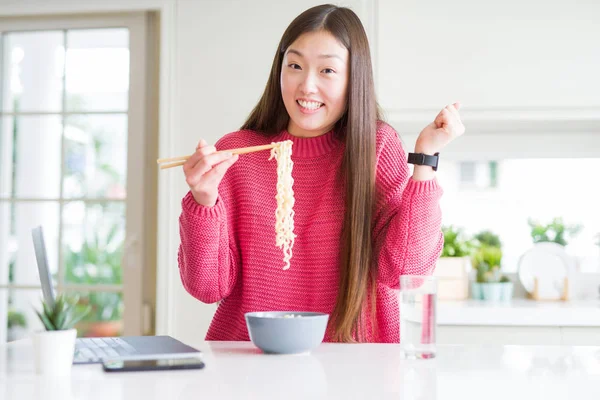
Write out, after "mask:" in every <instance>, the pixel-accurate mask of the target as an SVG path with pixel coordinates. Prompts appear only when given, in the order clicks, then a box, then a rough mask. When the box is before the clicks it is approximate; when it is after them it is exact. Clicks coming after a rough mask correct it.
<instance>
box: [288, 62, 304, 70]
mask: <svg viewBox="0 0 600 400" xmlns="http://www.w3.org/2000/svg"><path fill="white" fill-rule="evenodd" d="M289 67H290V68H292V69H302V68H300V66H299V65H298V64H295V63H291V64H290V65H289Z"/></svg>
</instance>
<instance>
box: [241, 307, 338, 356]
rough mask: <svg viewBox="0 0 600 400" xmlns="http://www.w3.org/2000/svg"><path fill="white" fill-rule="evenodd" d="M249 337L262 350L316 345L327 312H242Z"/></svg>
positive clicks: (305, 349) (291, 351)
mask: <svg viewBox="0 0 600 400" xmlns="http://www.w3.org/2000/svg"><path fill="white" fill-rule="evenodd" d="M245 317H246V326H247V327H248V335H249V336H250V340H251V341H252V343H254V345H255V346H256V347H258V348H259V349H261V350H262V351H263V352H265V353H273V354H297V353H307V352H310V351H311V350H313V349H315V348H316V347H317V346H318V345H319V344H321V342H322V341H323V338H324V337H325V329H326V328H327V321H328V320H329V314H324V313H317V312H300V311H272V312H271V311H264V312H262V311H261V312H250V313H246V314H245Z"/></svg>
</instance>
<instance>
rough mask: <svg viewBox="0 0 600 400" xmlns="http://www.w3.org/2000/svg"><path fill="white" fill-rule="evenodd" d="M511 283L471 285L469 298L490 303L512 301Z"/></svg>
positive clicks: (476, 283)
mask: <svg viewBox="0 0 600 400" xmlns="http://www.w3.org/2000/svg"><path fill="white" fill-rule="evenodd" d="M512 295H513V283H512V282H501V283H500V282H498V283H478V282H472V283H471V297H472V298H474V299H477V300H483V301H490V302H507V301H510V299H512Z"/></svg>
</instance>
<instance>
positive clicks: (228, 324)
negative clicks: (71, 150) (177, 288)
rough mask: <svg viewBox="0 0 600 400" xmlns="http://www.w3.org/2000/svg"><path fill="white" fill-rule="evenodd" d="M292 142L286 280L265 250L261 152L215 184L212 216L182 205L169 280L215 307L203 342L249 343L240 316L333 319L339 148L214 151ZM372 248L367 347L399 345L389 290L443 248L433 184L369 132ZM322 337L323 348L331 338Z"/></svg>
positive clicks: (271, 216)
mask: <svg viewBox="0 0 600 400" xmlns="http://www.w3.org/2000/svg"><path fill="white" fill-rule="evenodd" d="M288 139H289V140H292V141H293V143H294V144H293V146H292V160H293V162H294V168H293V172H292V176H293V178H294V186H293V190H294V197H295V199H296V203H295V206H294V210H295V217H294V224H295V229H294V233H295V234H296V235H297V236H296V240H295V243H294V247H293V257H292V259H291V266H290V268H289V269H288V270H285V271H284V270H283V269H282V268H283V266H284V261H283V251H282V250H281V249H279V248H278V247H276V245H275V209H276V207H277V203H276V200H275V193H276V182H277V173H276V161H275V160H271V161H268V158H269V152H268V151H262V152H256V153H251V154H247V155H242V156H240V158H239V160H238V161H237V162H236V163H235V164H234V165H233V166H232V167H231V168H230V169H229V171H228V172H227V173H226V174H225V177H224V178H223V181H222V182H221V185H220V187H219V198H218V200H217V203H216V204H215V206H213V207H204V206H201V205H199V204H198V203H196V202H195V200H194V198H193V196H192V195H191V193H188V194H187V195H186V196H185V197H184V199H183V201H182V208H183V209H182V213H181V216H180V221H179V223H180V235H181V245H180V248H179V255H178V261H179V272H180V275H181V280H182V282H183V286H184V287H185V289H186V290H187V291H188V292H189V293H190V294H191V295H192V296H194V297H195V298H197V299H198V300H200V301H202V302H205V303H215V302H220V303H219V306H218V308H217V311H216V313H215V315H214V318H213V320H212V323H211V325H210V327H209V329H208V333H207V335H206V340H249V337H248V331H247V328H246V323H245V320H244V313H246V312H250V311H318V312H325V313H330V314H331V312H332V311H333V308H334V305H335V301H336V296H337V293H338V277H339V262H340V254H339V253H340V235H341V230H342V226H343V219H344V197H345V196H344V191H343V184H342V181H341V179H340V170H341V162H342V155H343V150H344V144H343V143H342V142H341V141H339V140H338V139H336V137H335V135H334V134H333V133H332V132H330V133H326V134H324V135H322V136H319V137H315V138H298V137H294V136H291V135H290V134H289V133H287V132H285V131H284V132H282V133H280V134H279V135H277V136H276V137H272V138H267V137H264V136H261V135H259V134H257V133H256V132H252V131H239V132H233V133H230V134H227V135H225V136H224V137H223V138H222V139H220V140H219V141H218V142H217V145H216V147H217V148H218V149H230V148H237V147H244V146H256V145H261V144H268V143H270V142H275V141H281V140H288ZM376 148H377V176H376V194H377V200H376V212H375V214H374V231H373V238H374V241H375V251H376V254H377V256H376V260H375V261H376V262H377V263H378V264H379V278H378V281H377V302H376V322H377V330H376V332H377V333H376V334H375V333H373V332H371V331H369V332H368V333H367V340H368V341H371V342H398V341H399V312H398V299H397V295H396V294H395V292H394V289H397V287H398V282H399V276H400V275H401V274H430V273H431V272H432V271H433V268H434V266H435V263H436V260H437V258H438V256H439V255H440V252H441V250H442V246H443V235H442V234H441V212H440V208H439V199H440V196H441V195H442V189H441V187H440V186H438V183H437V181H436V180H435V179H434V180H431V181H421V182H419V181H415V180H413V179H412V178H410V177H409V173H410V171H409V169H408V165H407V162H406V154H405V153H404V151H403V149H402V146H401V142H400V140H399V138H398V135H397V134H396V132H395V131H394V130H393V128H391V127H390V126H389V125H387V124H384V123H379V124H378V131H377V147H376ZM331 334H332V332H331V331H330V330H328V331H327V333H326V334H325V341H330V340H331V337H332V335H331Z"/></svg>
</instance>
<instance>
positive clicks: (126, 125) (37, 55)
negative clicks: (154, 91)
mask: <svg viewBox="0 0 600 400" xmlns="http://www.w3.org/2000/svg"><path fill="white" fill-rule="evenodd" d="M143 21H145V20H144V18H143V16H140V15H137V16H129V17H128V16H116V17H115V18H110V17H104V18H103V19H100V18H91V17H89V18H86V17H81V18H71V19H64V20H59V19H56V20H49V19H40V20H39V21H32V20H18V19H13V20H6V21H3V23H2V26H3V29H4V30H3V31H0V43H1V45H0V49H2V51H1V52H0V323H1V324H2V325H1V326H0V342H2V341H5V340H6V339H8V340H11V339H17V338H19V337H20V336H23V335H24V334H25V333H26V332H27V331H32V330H35V329H41V327H42V326H41V323H40V322H39V320H38V318H37V316H36V315H35V313H34V310H33V308H32V305H34V306H38V307H39V306H40V300H41V290H40V288H39V286H40V284H39V277H38V272H37V266H36V262H35V256H34V253H33V246H32V239H31V229H32V228H34V227H35V226H38V225H42V227H43V228H44V234H45V239H46V246H47V250H48V258H49V264H50V267H51V272H52V274H53V279H54V284H55V286H56V289H57V291H58V292H71V293H76V294H78V295H79V296H80V301H81V302H82V303H87V304H90V305H91V306H92V312H91V313H90V314H89V315H88V316H87V317H86V318H85V319H84V321H82V323H80V325H78V333H79V334H80V335H81V336H104V335H117V334H122V333H124V332H125V330H124V329H125V325H127V323H128V319H127V318H126V317H124V315H125V314H124V313H125V311H126V310H129V309H130V310H129V312H130V313H131V315H141V314H142V313H141V301H142V299H141V298H139V297H136V296H130V298H131V299H130V300H129V302H124V294H125V293H126V292H128V291H129V292H133V293H139V292H141V290H140V288H139V287H140V286H141V284H142V283H141V282H142V279H141V276H142V275H141V271H142V269H140V268H139V265H138V266H136V268H131V269H130V270H131V271H133V273H134V275H135V274H137V276H132V277H131V278H133V279H130V280H129V284H128V285H125V282H124V280H125V279H124V278H125V275H126V274H127V272H128V271H127V269H126V268H124V265H123V260H126V259H128V258H133V259H142V257H139V254H132V253H135V252H136V251H140V250H139V249H142V250H143V246H136V247H135V248H127V247H126V244H127V243H133V242H138V244H139V242H140V241H142V242H143V235H142V232H143V225H142V224H141V223H140V221H141V220H142V218H140V217H139V213H140V212H143V211H140V210H138V209H136V207H131V205H132V204H135V203H138V204H139V200H140V199H141V198H143V197H144V193H143V192H142V190H143V185H138V184H135V185H132V184H131V180H132V177H134V178H137V179H134V181H135V180H138V179H141V180H143V179H144V176H143V174H142V173H140V172H136V171H140V170H143V169H144V166H143V164H140V160H142V159H143V157H141V158H140V157H131V156H130V154H131V149H135V151H136V152H140V151H141V152H143V151H144V150H143V149H144V147H143V146H139V145H140V143H141V144H143V141H142V140H141V139H140V137H143V136H144V134H145V133H144V132H143V130H144V129H143V126H140V125H139V124H136V122H135V121H139V120H140V118H139V115H137V114H136V113H138V114H139V113H140V110H144V108H143V106H142V107H140V104H144V103H143V101H144V100H143V98H144V96H143V93H140V91H141V90H140V86H139V85H136V84H134V83H133V82H132V78H131V77H132V75H131V71H132V69H135V70H136V71H139V70H143V69H144V66H145V64H144V62H145V59H144V54H145V53H144V52H145V50H144V41H143V40H141V41H140V40H137V41H134V40H133V38H134V37H137V38H138V39H139V38H140V36H141V35H142V34H143V29H141V28H140V26H143V24H140V22H143ZM4 27H7V28H4ZM134 44H135V46H134ZM136 56H137V57H136ZM135 63H137V64H135ZM140 64H141V66H140ZM142 77H143V74H142ZM134 106H135V107H134ZM132 120H134V121H132ZM140 149H142V150H140ZM136 173H137V174H138V175H135V174H136ZM140 208H143V207H140ZM142 244H143V243H142ZM125 256H127V257H125ZM131 271H130V272H129V273H130V274H131ZM3 310H8V311H7V312H6V311H3ZM137 319H139V318H137ZM135 320H136V317H133V318H132V321H134V323H133V324H132V325H134V324H135ZM6 328H8V329H6ZM136 329H137V328H136ZM136 329H131V330H130V332H132V333H138V334H141V332H137V331H136Z"/></svg>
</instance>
